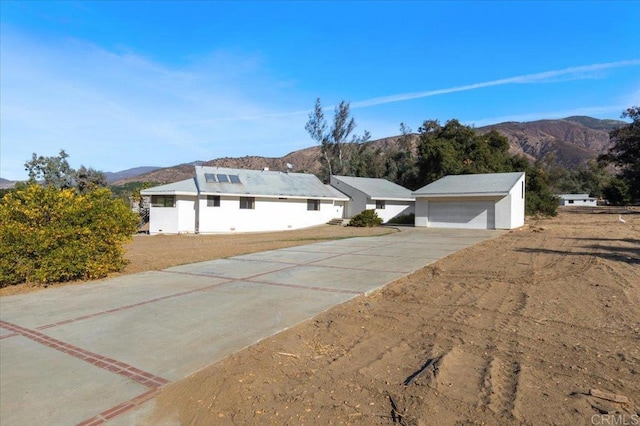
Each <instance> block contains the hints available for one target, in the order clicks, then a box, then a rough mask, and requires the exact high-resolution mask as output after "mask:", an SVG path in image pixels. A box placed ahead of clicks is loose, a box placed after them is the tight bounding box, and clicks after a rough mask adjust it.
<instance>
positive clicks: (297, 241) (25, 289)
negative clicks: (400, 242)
mask: <svg viewBox="0 0 640 426" xmlns="http://www.w3.org/2000/svg"><path fill="white" fill-rule="evenodd" d="M391 232H396V230H395V229H394V228H393V227H377V228H353V227H343V226H330V225H323V226H316V227H313V228H306V229H299V230H294V231H283V232H261V233H250V234H225V235H193V234H191V235H153V236H150V235H144V234H140V235H136V236H134V237H133V241H132V242H131V243H129V244H127V245H126V246H125V248H126V250H127V252H126V254H125V258H126V259H127V261H128V264H127V266H126V267H125V269H124V270H123V271H122V272H121V273H118V274H112V275H111V276H112V277H113V276H117V275H122V274H132V273H135V272H143V271H153V270H161V269H165V268H168V267H170V266H177V265H182V264H185V263H194V262H203V261H206V260H212V259H220V258H224V257H229V256H237V255H241V254H248V253H255V252H258V251H265V250H272V249H278V248H284V247H292V246H299V245H303V244H311V243H315V242H318V241H324V240H335V239H340V238H350V237H366V236H373V235H383V234H388V233H391ZM98 281H99V280H98ZM92 282H97V281H92ZM83 283H87V281H73V282H65V283H50V284H47V285H37V284H20V285H14V286H9V287H4V288H0V297H1V296H10V295H14V294H21V293H29V292H33V291H40V290H43V289H45V288H50V287H59V286H62V285H73V284H83Z"/></svg>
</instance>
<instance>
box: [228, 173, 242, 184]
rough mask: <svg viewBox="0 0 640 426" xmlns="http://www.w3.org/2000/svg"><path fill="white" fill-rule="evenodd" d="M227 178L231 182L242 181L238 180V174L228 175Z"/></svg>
mask: <svg viewBox="0 0 640 426" xmlns="http://www.w3.org/2000/svg"><path fill="white" fill-rule="evenodd" d="M229 180H230V181H231V183H242V182H240V177H239V176H238V175H229Z"/></svg>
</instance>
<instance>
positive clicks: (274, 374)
mask: <svg viewBox="0 0 640 426" xmlns="http://www.w3.org/2000/svg"><path fill="white" fill-rule="evenodd" d="M623 218H624V219H625V220H626V223H621V222H619V221H618V215H617V214H610V213H607V212H606V211H604V212H603V213H589V214H580V213H566V212H565V213H561V214H560V215H559V216H558V217H556V218H550V219H539V220H536V219H531V220H529V221H528V223H527V225H526V226H525V227H523V228H521V229H518V230H514V231H511V232H509V233H507V234H505V235H504V236H502V237H500V238H497V239H494V240H491V241H487V242H484V243H481V244H479V245H477V246H475V247H471V248H468V249H465V250H462V251H461V252H458V253H456V254H454V255H452V256H449V257H447V258H445V259H443V260H442V261H439V262H437V263H436V264H434V265H432V266H430V267H427V268H425V269H423V270H420V271H418V272H416V273H414V274H413V275H411V276H408V277H405V278H403V279H401V280H399V281H397V282H395V283H393V284H391V285H389V286H387V287H386V288H384V289H383V290H381V291H379V292H377V293H374V294H373V295H371V296H369V297H360V298H357V299H354V300H352V301H351V302H348V303H345V304H343V305H340V306H337V307H335V308H333V309H331V310H329V311H327V312H325V313H323V314H321V315H319V316H317V317H316V318H314V319H313V320H309V321H307V322H305V323H302V324H300V325H298V326H296V327H293V328H291V329H289V330H286V331H284V332H282V333H280V334H278V335H276V336H273V337H271V338H269V339H266V340H263V341H262V342H260V343H258V344H256V345H253V346H251V347H249V348H247V349H246V350H244V351H241V352H239V353H236V354H234V355H232V356H229V357H228V358H226V359H225V360H223V361H221V362H219V363H217V364H214V365H212V366H210V367H208V368H206V369H204V370H202V371H200V372H198V373H196V374H194V375H193V376H191V377H189V378H186V379H184V380H182V381H179V382H176V383H173V384H170V385H168V386H167V387H165V388H164V389H163V390H162V392H161V394H160V395H159V396H158V397H157V399H156V409H155V412H154V413H153V414H152V417H151V419H150V420H149V421H150V422H151V423H150V424H162V423H167V422H179V423H180V424H192V425H195V424H278V425H280V424H290V425H303V424H313V425H315V424H363V425H370V424H381V425H386V424H394V423H397V424H403V425H432V424H591V425H606V424H625V425H635V424H640V417H639V415H640V214H638V212H636V213H632V214H627V215H624V216H623ZM156 241H160V240H156ZM247 244H249V242H247ZM265 244H266V243H265ZM599 391H601V392H603V393H599ZM616 401H617V402H616ZM612 419H613V420H612ZM606 421H608V422H609V423H606ZM611 421H617V422H618V423H611ZM620 421H624V422H626V423H620ZM634 422H635V423H634Z"/></svg>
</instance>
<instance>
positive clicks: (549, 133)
mask: <svg viewBox="0 0 640 426" xmlns="http://www.w3.org/2000/svg"><path fill="white" fill-rule="evenodd" d="M624 124H625V123H624V122H622V121H617V120H598V119H595V118H591V117H568V118H566V119H563V120H538V121H531V122H525V123H518V122H507V123H499V124H494V125H491V126H485V127H481V128H479V129H478V131H479V132H481V133H485V132H488V131H491V130H497V131H499V132H500V133H502V134H504V135H505V136H507V138H508V139H509V143H510V144H511V152H512V153H514V154H524V155H526V156H527V157H528V158H530V159H537V158H542V157H544V156H545V155H547V154H549V153H554V154H555V156H556V159H557V160H558V162H559V163H560V164H562V165H563V166H565V167H576V166H578V165H580V164H582V163H584V162H585V161H587V160H591V159H595V158H596V157H597V156H598V155H600V154H603V153H605V152H607V151H608V149H609V148H610V147H611V142H610V141H609V132H610V131H611V130H613V129H614V128H616V127H618V126H620V125H624Z"/></svg>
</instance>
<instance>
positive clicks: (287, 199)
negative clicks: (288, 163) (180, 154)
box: [141, 166, 349, 234]
mask: <svg viewBox="0 0 640 426" xmlns="http://www.w3.org/2000/svg"><path fill="white" fill-rule="evenodd" d="M141 194H142V195H148V196H151V208H150V215H149V233H150V234H179V233H230V232H260V231H279V230H287V229H298V228H305V227H309V226H314V225H320V224H323V223H327V222H328V221H329V220H331V219H334V218H341V217H343V214H344V207H345V203H347V202H348V200H349V197H347V196H346V195H344V194H343V193H341V192H340V191H338V190H336V189H334V188H332V187H331V186H329V185H325V184H323V183H322V182H321V181H320V180H319V179H318V178H317V177H316V176H315V175H312V174H305V173H286V172H280V171H269V170H266V169H265V170H262V171H260V170H242V169H230V168H223V167H204V166H196V167H195V177H194V178H192V179H187V180H183V181H180V182H175V183H171V184H168V185H161V186H156V187H154V188H149V189H145V190H143V191H141Z"/></svg>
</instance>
